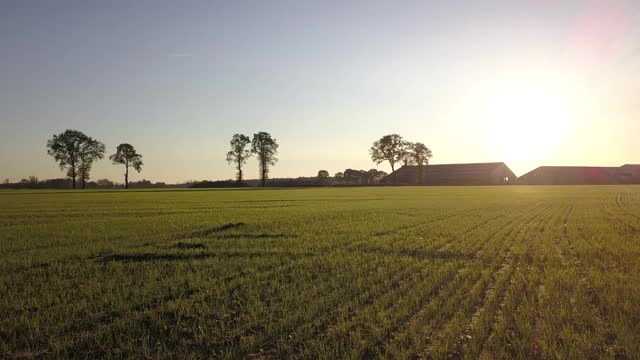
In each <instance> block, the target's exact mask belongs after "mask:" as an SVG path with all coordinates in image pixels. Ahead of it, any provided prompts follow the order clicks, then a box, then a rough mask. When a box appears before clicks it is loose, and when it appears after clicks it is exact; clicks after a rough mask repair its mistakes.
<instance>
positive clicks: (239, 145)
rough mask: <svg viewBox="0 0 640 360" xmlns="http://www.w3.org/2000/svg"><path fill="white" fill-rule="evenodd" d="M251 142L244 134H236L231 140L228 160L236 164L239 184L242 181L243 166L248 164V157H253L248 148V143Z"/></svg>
mask: <svg viewBox="0 0 640 360" xmlns="http://www.w3.org/2000/svg"><path fill="white" fill-rule="evenodd" d="M250 143H251V139H249V137H248V136H246V135H242V134H234V135H233V137H232V138H231V141H230V142H229V144H230V145H231V150H229V152H228V153H227V162H228V163H229V164H231V163H234V164H236V169H237V170H238V173H237V174H236V175H237V181H238V184H241V183H242V166H243V165H244V164H246V163H247V159H249V158H250V157H251V151H250V150H249V149H247V145H249V144H250Z"/></svg>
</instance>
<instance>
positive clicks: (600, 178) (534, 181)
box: [518, 164, 640, 185]
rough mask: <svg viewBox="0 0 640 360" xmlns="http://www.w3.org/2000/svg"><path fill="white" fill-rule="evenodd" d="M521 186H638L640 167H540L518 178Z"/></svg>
mask: <svg viewBox="0 0 640 360" xmlns="http://www.w3.org/2000/svg"><path fill="white" fill-rule="evenodd" d="M518 183H519V184H523V185H616V184H640V165H632V164H627V165H623V166H620V167H604V166H541V167H539V168H537V169H535V170H532V171H530V172H528V173H526V174H524V175H522V176H521V177H520V178H518Z"/></svg>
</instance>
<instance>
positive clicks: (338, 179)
mask: <svg viewBox="0 0 640 360" xmlns="http://www.w3.org/2000/svg"><path fill="white" fill-rule="evenodd" d="M343 175H344V174H342V173H341V172H337V173H336V174H335V175H333V178H334V179H336V181H337V182H341V181H342V177H343Z"/></svg>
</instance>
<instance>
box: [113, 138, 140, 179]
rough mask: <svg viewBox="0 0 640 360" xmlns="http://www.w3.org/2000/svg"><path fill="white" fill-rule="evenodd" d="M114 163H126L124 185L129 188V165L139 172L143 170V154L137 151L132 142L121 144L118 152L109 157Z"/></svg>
mask: <svg viewBox="0 0 640 360" xmlns="http://www.w3.org/2000/svg"><path fill="white" fill-rule="evenodd" d="M109 159H111V161H113V163H114V164H116V165H118V164H122V165H124V168H125V172H124V187H125V189H128V188H129V167H133V168H134V169H135V170H136V171H137V172H140V171H141V170H142V165H143V164H142V155H140V154H138V153H137V152H136V149H134V148H133V146H132V145H130V144H120V145H118V148H117V149H116V153H115V154H113V155H111V156H110V157H109Z"/></svg>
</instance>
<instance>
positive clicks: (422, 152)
mask: <svg viewBox="0 0 640 360" xmlns="http://www.w3.org/2000/svg"><path fill="white" fill-rule="evenodd" d="M407 153H408V154H409V157H410V159H411V161H412V162H413V163H414V164H416V165H418V167H417V174H416V183H418V184H422V174H423V172H424V171H423V166H424V165H428V164H429V159H431V157H433V153H432V152H431V150H430V149H429V148H428V147H426V146H425V144H423V143H419V142H417V143H412V144H410V145H409V150H408V152H407Z"/></svg>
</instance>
